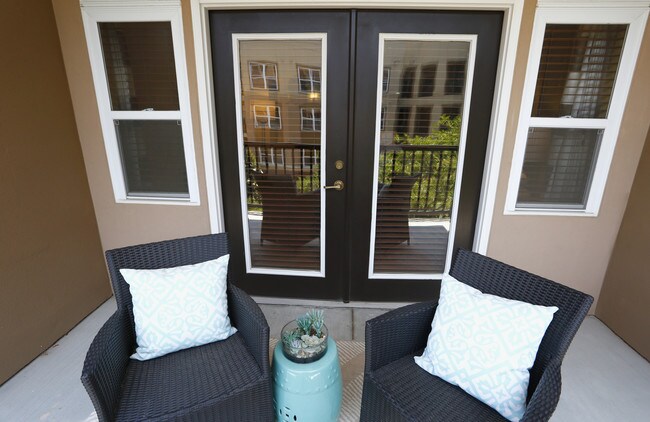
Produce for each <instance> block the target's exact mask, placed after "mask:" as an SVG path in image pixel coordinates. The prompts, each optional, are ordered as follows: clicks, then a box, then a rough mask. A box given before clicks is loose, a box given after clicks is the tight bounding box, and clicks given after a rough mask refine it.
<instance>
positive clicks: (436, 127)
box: [372, 40, 470, 274]
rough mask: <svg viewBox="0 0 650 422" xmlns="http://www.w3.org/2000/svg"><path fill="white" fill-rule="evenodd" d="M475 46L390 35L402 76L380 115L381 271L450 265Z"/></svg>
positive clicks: (395, 73)
mask: <svg viewBox="0 0 650 422" xmlns="http://www.w3.org/2000/svg"><path fill="white" fill-rule="evenodd" d="M469 47H470V45H469V43H468V42H460V41H410V40H388V41H385V43H384V65H385V66H386V68H390V69H391V76H392V77H394V78H395V80H398V81H400V83H399V87H393V85H395V84H391V85H389V88H388V89H387V90H386V91H385V92H382V96H381V123H380V122H379V121H378V122H377V124H380V139H379V142H380V145H379V160H378V166H379V167H378V169H376V170H377V175H378V180H377V190H376V192H375V195H376V199H377V201H376V204H377V208H376V225H375V243H374V245H372V248H374V268H373V271H374V273H375V274H439V273H442V272H443V271H444V266H445V261H446V257H447V244H448V240H449V239H448V237H449V228H450V223H451V221H450V220H451V214H452V207H453V197H454V186H455V183H456V166H457V163H458V146H459V143H460V129H461V119H462V116H461V110H462V108H463V101H464V92H465V84H466V79H467V75H466V71H467V69H466V68H467V65H466V64H467V60H468V56H469ZM384 80H385V72H384ZM384 86H385V85H384ZM414 93H417V95H414ZM378 117H379V116H378Z"/></svg>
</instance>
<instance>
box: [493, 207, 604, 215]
mask: <svg viewBox="0 0 650 422" xmlns="http://www.w3.org/2000/svg"><path fill="white" fill-rule="evenodd" d="M503 215H531V216H549V217H598V212H597V211H590V210H567V209H542V208H537V209H535V208H515V209H509V208H506V209H505V210H504V211H503Z"/></svg>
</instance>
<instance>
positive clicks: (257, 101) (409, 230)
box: [210, 11, 502, 301]
mask: <svg viewBox="0 0 650 422" xmlns="http://www.w3.org/2000/svg"><path fill="white" fill-rule="evenodd" d="M501 24H502V14H501V13H496V12H494V13H492V12H475V13H471V12H462V13H461V12H418V13H401V12H396V11H390V12H371V11H363V12H356V11H326V12H300V11H295V12H294V11H277V12H276V11H264V12H211V15H210V28H211V40H212V57H213V69H214V75H213V77H214V93H215V103H216V104H215V105H216V118H217V137H218V146H219V162H220V171H221V178H222V192H223V200H224V209H225V220H226V229H227V231H228V232H229V234H230V238H231V243H232V253H231V271H232V274H233V278H234V281H235V283H237V284H239V285H240V286H242V287H243V288H244V289H246V290H247V291H249V292H250V293H252V294H258V295H266V296H283V297H299V298H322V299H338V300H343V301H348V300H377V301H382V300H386V301H398V300H399V301H401V300H420V299H425V298H428V297H434V296H435V295H436V294H437V292H438V289H439V283H438V282H436V281H435V280H439V279H440V277H441V274H442V273H443V272H444V271H445V269H446V268H447V266H448V264H449V262H450V259H451V253H452V251H453V250H454V249H455V248H457V247H460V246H462V247H466V248H471V246H472V241H473V236H474V227H475V222H476V216H477V210H478V201H479V196H480V188H481V180H482V173H483V162H484V157H485V150H486V143H487V137H488V130H489V123H490V120H489V119H490V115H491V105H492V99H493V94H494V80H495V76H496V67H497V61H498V56H499V54H498V51H499V41H500V32H501Z"/></svg>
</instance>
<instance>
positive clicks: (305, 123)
mask: <svg viewBox="0 0 650 422" xmlns="http://www.w3.org/2000/svg"><path fill="white" fill-rule="evenodd" d="M300 130H302V131H303V132H320V108H301V109H300Z"/></svg>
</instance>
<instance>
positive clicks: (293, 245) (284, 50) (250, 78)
mask: <svg viewBox="0 0 650 422" xmlns="http://www.w3.org/2000/svg"><path fill="white" fill-rule="evenodd" d="M321 43H322V42H321V40H305V39H294V40H286V39H284V40H278V39H255V40H250V39H246V40H239V67H240V69H239V70H240V83H241V116H242V129H243V130H242V132H243V133H242V136H243V143H244V152H245V154H244V155H245V162H244V163H240V165H244V166H245V175H246V181H245V183H246V198H245V200H244V201H243V205H244V207H245V210H246V219H247V221H245V223H246V224H247V225H248V234H249V238H248V239H245V241H247V242H248V245H247V247H248V250H249V253H250V265H251V267H252V268H253V269H262V270H261V272H264V270H263V269H269V268H270V269H285V270H299V271H310V272H313V271H320V269H321V259H322V255H321V244H322V240H321V189H320V180H321V176H320V175H321V158H322V157H321V145H322V140H321V118H322V113H324V110H325V105H324V104H323V103H322V101H321V73H322V63H321V61H322V54H321V53H322V47H321Z"/></svg>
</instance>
